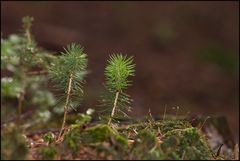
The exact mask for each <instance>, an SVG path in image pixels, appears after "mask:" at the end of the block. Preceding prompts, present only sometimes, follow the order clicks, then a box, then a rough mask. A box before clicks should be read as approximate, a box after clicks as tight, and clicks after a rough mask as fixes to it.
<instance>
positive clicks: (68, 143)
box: [64, 128, 81, 153]
mask: <svg viewBox="0 0 240 161" xmlns="http://www.w3.org/2000/svg"><path fill="white" fill-rule="evenodd" d="M80 138H81V135H80V130H79V128H74V129H72V130H70V131H69V132H68V133H67V134H66V135H65V136H64V145H65V147H66V148H67V149H70V150H71V151H72V152H73V153H75V152H77V151H78V150H79V144H80Z"/></svg>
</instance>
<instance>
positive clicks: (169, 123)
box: [155, 120, 191, 133]
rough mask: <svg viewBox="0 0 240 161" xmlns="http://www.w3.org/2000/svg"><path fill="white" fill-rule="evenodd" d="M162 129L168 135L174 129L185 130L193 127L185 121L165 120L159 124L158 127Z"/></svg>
mask: <svg viewBox="0 0 240 161" xmlns="http://www.w3.org/2000/svg"><path fill="white" fill-rule="evenodd" d="M155 126H157V127H159V128H160V130H161V132H162V133H167V132H168V131H171V130H174V129H185V128H189V127H191V125H190V123H189V122H187V121H184V120H165V121H160V122H157V123H156V125H155Z"/></svg>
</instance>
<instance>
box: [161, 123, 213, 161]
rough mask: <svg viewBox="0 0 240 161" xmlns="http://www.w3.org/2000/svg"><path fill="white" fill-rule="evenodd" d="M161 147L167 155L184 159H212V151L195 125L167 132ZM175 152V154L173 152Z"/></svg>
mask: <svg viewBox="0 0 240 161" xmlns="http://www.w3.org/2000/svg"><path fill="white" fill-rule="evenodd" d="M161 148H162V150H163V151H164V153H166V154H167V156H168V157H169V156H178V157H179V158H184V159H200V160H206V159H212V157H211V152H210V149H209V147H208V146H207V144H206V142H205V140H204V138H203V136H201V134H200V133H199V131H198V129H196V128H194V127H190V128H186V129H182V130H172V131H168V133H166V135H165V138H164V139H163V143H162V144H161ZM173 153H174V154H173Z"/></svg>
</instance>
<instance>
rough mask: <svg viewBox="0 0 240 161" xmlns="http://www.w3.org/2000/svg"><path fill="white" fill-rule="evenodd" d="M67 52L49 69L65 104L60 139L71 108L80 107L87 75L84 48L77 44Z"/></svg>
mask: <svg viewBox="0 0 240 161" xmlns="http://www.w3.org/2000/svg"><path fill="white" fill-rule="evenodd" d="M64 50H65V52H63V53H62V55H61V56H59V57H57V58H56V59H55V60H54V62H53V64H52V66H51V67H50V69H49V75H50V78H51V79H52V81H53V82H54V83H55V87H56V89H58V90H60V91H61V92H62V94H61V97H60V101H63V102H64V116H63V122H62V127H61V130H60V133H59V136H58V138H60V137H61V135H62V133H63V130H64V127H65V122H66V117H67V112H68V110H69V107H71V108H73V109H74V108H75V107H77V106H78V105H79V103H80V100H81V97H82V95H83V83H84V77H85V75H86V73H87V71H86V68H87V55H86V54H85V53H84V51H83V48H82V47H81V46H80V45H78V44H75V43H72V44H70V45H68V46H67V48H66V49H65V48H64Z"/></svg>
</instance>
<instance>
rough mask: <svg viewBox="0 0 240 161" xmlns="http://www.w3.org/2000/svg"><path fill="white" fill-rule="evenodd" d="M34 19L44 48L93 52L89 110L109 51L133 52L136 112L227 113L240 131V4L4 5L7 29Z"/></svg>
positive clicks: (11, 30)
mask: <svg viewBox="0 0 240 161" xmlns="http://www.w3.org/2000/svg"><path fill="white" fill-rule="evenodd" d="M26 15H29V16H33V17H34V18H35V21H34V25H33V34H34V35H35V39H36V40H37V42H38V43H39V45H41V46H43V47H45V48H47V49H49V50H53V51H56V52H59V51H62V47H63V46H66V45H67V44H68V43H70V42H78V43H80V44H81V45H82V46H84V48H85V51H86V53H87V54H88V56H89V70H90V71H91V73H90V74H89V75H88V77H87V84H86V87H85V91H86V93H85V101H84V103H83V110H85V109H87V108H89V107H92V108H95V106H96V104H97V100H98V99H99V94H100V93H101V92H102V90H103V81H104V75H103V72H104V67H105V64H106V59H107V57H108V55H109V54H111V53H114V52H122V53H124V54H128V55H133V56H134V57H135V63H136V65H137V66H136V76H135V77H134V78H133V81H134V84H133V86H132V87H131V88H129V90H128V93H129V94H130V95H131V96H132V97H133V99H134V103H133V112H132V115H134V116H136V117H140V116H143V115H145V114H147V113H148V109H149V108H151V111H152V114H153V115H156V116H157V115H162V114H163V111H164V105H165V104H166V105H167V107H168V108H167V113H175V111H174V110H173V109H172V107H176V106H179V107H180V111H179V113H180V114H183V115H184V114H186V113H188V112H189V111H190V114H193V115H194V114H197V115H206V116H207V115H209V116H226V117H227V119H228V121H229V123H230V126H231V129H232V131H233V133H234V135H235V138H236V139H237V140H239V139H238V136H239V98H238V97H239V2H1V34H2V37H3V38H6V37H7V36H8V35H9V34H11V33H16V32H19V30H20V29H21V18H22V17H23V16H26Z"/></svg>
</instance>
